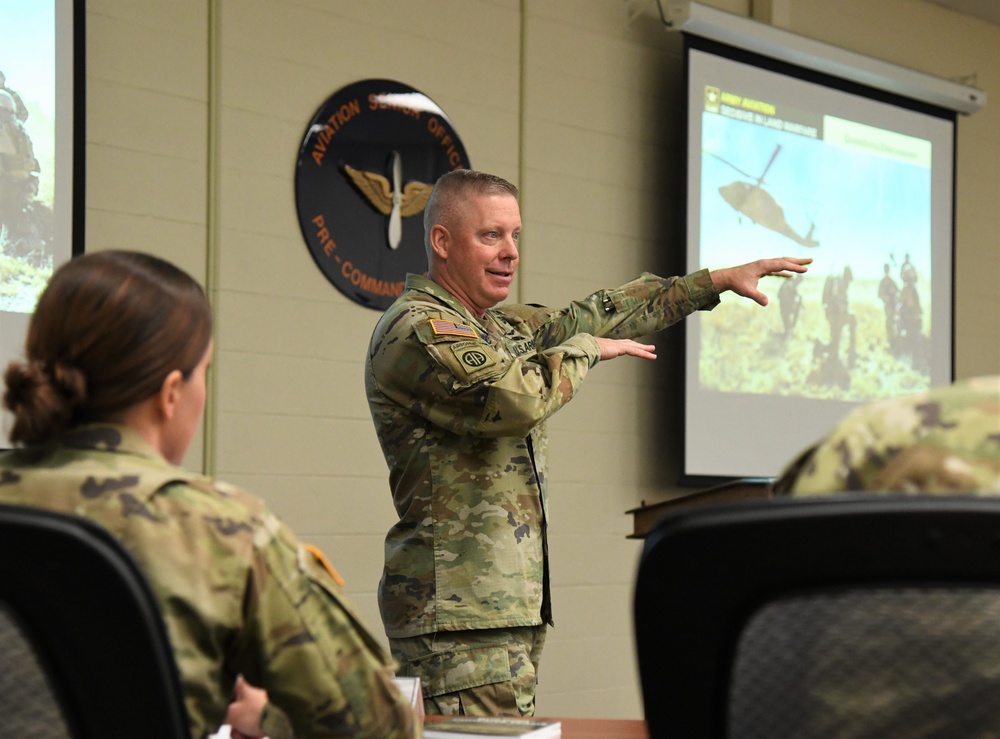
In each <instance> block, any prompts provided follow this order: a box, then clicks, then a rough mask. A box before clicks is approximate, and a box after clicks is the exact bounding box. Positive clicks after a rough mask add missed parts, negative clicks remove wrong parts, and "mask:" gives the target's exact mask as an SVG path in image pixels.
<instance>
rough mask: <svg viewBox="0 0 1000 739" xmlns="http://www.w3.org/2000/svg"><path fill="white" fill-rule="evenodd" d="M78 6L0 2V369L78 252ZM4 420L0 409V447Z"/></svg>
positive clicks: (4, 441) (20, 346) (17, 350)
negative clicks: (52, 280) (56, 274)
mask: <svg viewBox="0 0 1000 739" xmlns="http://www.w3.org/2000/svg"><path fill="white" fill-rule="evenodd" d="M83 40H84V3H83V2H82V0H31V1H30V2H25V0H0V73H2V75H3V78H4V79H3V89H2V90H0V188H2V192H0V370H3V369H6V367H7V364H8V362H9V361H10V360H11V359H15V358H20V357H22V356H23V351H24V339H25V334H26V332H27V327H28V321H29V319H30V316H31V313H32V311H33V310H34V306H35V303H36V302H37V300H38V296H39V295H40V294H41V291H42V289H43V288H44V287H45V284H46V282H47V281H48V278H49V277H50V276H51V275H52V271H53V270H54V269H55V268H56V267H58V266H59V265H60V264H62V263H63V262H66V261H68V260H69V259H70V258H71V257H72V255H73V254H74V253H79V252H81V251H82V250H83V174H84V171H83V152H84V94H83V80H84V48H83ZM9 424H10V414H9V413H7V412H6V411H0V432H2V433H0V448H2V447H4V446H8V433H9Z"/></svg>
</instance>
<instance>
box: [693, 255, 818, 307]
mask: <svg viewBox="0 0 1000 739" xmlns="http://www.w3.org/2000/svg"><path fill="white" fill-rule="evenodd" d="M811 262H812V259H811V258H808V259H799V258H795V257H778V258H776V259H758V260H757V261H756V262H750V263H748V264H741V265H740V266H739V267H727V268H726V269H716V270H712V272H711V273H710V275H711V277H712V284H713V285H715V289H716V290H718V291H719V292H720V293H722V292H725V291H726V290H732V291H733V292H734V293H736V294H737V295H742V296H743V297H744V298H750V299H751V300H753V301H756V302H757V303H760V304H761V305H767V296H766V295H765V294H764V293H762V292H760V291H759V290H758V289H757V282H758V280H760V278H761V277H764V276H766V275H774V276H776V277H791V276H792V275H791V274H790V273H791V272H807V271H808V269H807V268H806V266H805V265H807V264H810V263H811Z"/></svg>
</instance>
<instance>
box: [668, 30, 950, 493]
mask: <svg viewBox="0 0 1000 739" xmlns="http://www.w3.org/2000/svg"><path fill="white" fill-rule="evenodd" d="M685 46H686V57H687V69H688V72H687V74H688V77H687V80H688V118H687V124H688V132H687V152H688V153H687V198H688V201H687V214H686V220H687V244H686V249H687V251H686V255H687V267H688V271H689V272H690V271H694V270H696V269H699V268H702V267H707V268H709V269H717V268H722V267H729V266H733V265H737V264H742V263H745V262H749V261H752V260H755V259H758V258H762V257H779V256H790V257H812V258H813V259H814V261H813V263H812V264H811V265H810V267H809V272H808V273H807V274H806V275H803V276H800V277H796V278H794V279H782V278H778V277H768V278H764V279H763V280H761V289H762V291H763V292H764V293H766V294H767V296H768V299H769V304H768V306H767V307H765V308H762V307H760V306H759V305H757V304H756V303H754V302H753V301H750V300H745V299H742V298H739V297H737V296H735V295H733V294H732V293H727V294H726V295H724V296H723V298H722V304H721V305H719V306H718V307H716V308H715V310H713V311H711V312H700V313H698V314H696V315H694V316H691V317H689V318H688V319H687V321H686V322H685V330H686V334H685V342H686V355H685V393H684V395H685V398H684V414H685V423H684V426H685V439H684V455H683V457H684V473H683V475H682V478H683V479H682V482H684V483H687V484H694V485H697V484H709V483H713V482H720V481H725V480H727V479H732V478H747V477H749V478H772V477H775V476H776V475H777V474H779V473H780V471H781V469H782V468H783V467H784V466H785V464H787V463H788V462H789V461H790V460H791V459H792V457H793V456H794V455H795V454H796V453H797V452H798V451H800V450H801V449H803V448H804V447H805V446H807V445H809V444H811V443H812V442H814V441H816V440H817V439H819V438H820V437H822V436H823V435H824V434H825V433H826V432H827V431H828V430H829V429H830V428H831V427H832V426H833V425H834V424H835V423H836V422H837V421H838V420H840V419H841V418H842V417H843V416H844V415H845V413H847V411H848V410H850V409H851V408H853V407H855V406H857V405H859V404H863V403H867V402H869V401H873V400H876V399H878V398H885V397H889V396H894V395H900V394H905V393H911V392H916V391H920V390H924V389H926V388H928V387H930V386H932V385H938V384H942V383H947V382H950V381H951V380H952V379H953V338H952V333H953V331H952V322H953V295H952V283H953V278H952V272H953V198H954V196H953V176H954V174H953V173H954V140H955V113H954V112H952V111H946V110H943V109H938V108H936V107H934V106H930V105H928V104H926V103H923V102H916V101H908V100H904V99H902V98H899V97H898V96H895V95H889V94H888V93H882V92H879V91H876V90H869V89H867V88H864V87H862V86H861V85H858V84H856V83H853V82H850V83H849V82H846V81H843V80H838V79H836V78H832V77H829V76H826V75H822V74H819V73H817V72H810V71H809V70H805V69H802V68H799V67H793V66H791V65H785V64H783V63H781V62H778V61H775V60H772V59H769V58H765V57H759V56H756V55H753V54H749V53H747V52H744V51H740V50H736V49H733V48H731V47H728V46H725V45H721V44H718V43H715V42H712V41H708V40H706V39H701V38H696V37H685Z"/></svg>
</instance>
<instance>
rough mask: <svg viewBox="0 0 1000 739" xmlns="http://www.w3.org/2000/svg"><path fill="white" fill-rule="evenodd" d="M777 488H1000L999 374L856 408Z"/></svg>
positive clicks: (807, 491)
mask: <svg viewBox="0 0 1000 739" xmlns="http://www.w3.org/2000/svg"><path fill="white" fill-rule="evenodd" d="M774 490H775V492H776V493H778V494H790V495H817V494H824V493H835V492H840V491H864V490H871V491H883V492H908V493H919V492H926V493H1000V375H994V376H987V377H977V378H973V379H969V380H964V381H961V382H956V383H954V384H953V385H946V386H942V387H938V388H932V389H931V390H928V391H926V392H923V393H919V394H916V395H909V396H906V397H902V398H890V399H887V400H882V401H878V402H875V403H872V404H870V405H867V406H863V407H861V408H858V409H856V410H854V411H853V412H851V413H850V414H848V415H847V417H846V418H844V420H843V421H841V422H840V423H839V424H838V425H837V426H836V428H834V429H833V431H832V432H830V434H829V435H828V436H827V437H826V438H825V439H823V440H822V441H821V442H820V443H818V444H816V445H815V446H813V447H811V448H809V449H807V450H805V451H804V452H803V453H802V454H801V455H799V457H798V458H797V459H796V460H795V461H794V462H793V463H792V464H791V465H789V467H788V468H787V469H786V470H785V471H784V472H783V473H782V475H781V477H780V478H779V479H778V480H777V481H776V482H775V484H774Z"/></svg>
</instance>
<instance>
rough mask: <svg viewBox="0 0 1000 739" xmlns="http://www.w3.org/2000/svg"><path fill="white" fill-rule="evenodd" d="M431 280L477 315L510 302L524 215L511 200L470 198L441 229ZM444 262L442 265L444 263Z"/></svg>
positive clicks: (480, 315)
mask: <svg viewBox="0 0 1000 739" xmlns="http://www.w3.org/2000/svg"><path fill="white" fill-rule="evenodd" d="M435 228H443V231H441V232H439V234H438V235H439V236H440V240H439V245H440V246H439V247H435V252H436V254H437V257H438V260H439V263H440V266H441V268H440V269H439V270H435V273H434V274H433V278H434V279H435V280H436V281H437V282H439V283H440V284H442V285H443V286H444V287H446V288H447V289H448V290H449V291H450V292H451V293H452V294H453V295H455V297H457V298H458V299H459V300H460V301H461V302H462V303H463V304H464V305H465V307H466V308H468V309H469V310H470V311H471V312H472V313H473V314H474V315H476V316H478V317H480V318H482V317H483V315H485V313H486V311H487V309H489V308H492V307H493V306H495V305H496V304H497V303H500V302H502V301H504V300H506V299H507V296H508V294H509V293H510V286H511V283H512V282H513V281H514V272H515V271H516V270H517V260H518V253H517V242H518V239H519V238H520V235H521V211H520V208H519V207H518V205H517V199H516V198H514V196H513V195H506V194H504V195H472V196H470V197H468V198H466V199H465V200H464V201H463V202H462V204H461V205H460V206H459V207H457V208H456V209H455V210H454V217H452V218H449V219H448V223H446V224H442V226H440V227H435ZM442 257H443V262H441V258H442Z"/></svg>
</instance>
